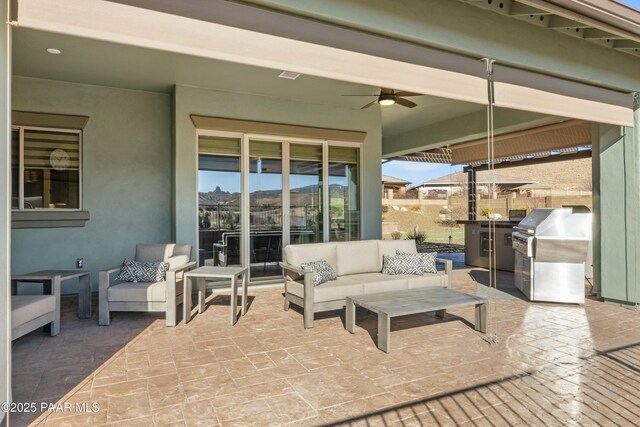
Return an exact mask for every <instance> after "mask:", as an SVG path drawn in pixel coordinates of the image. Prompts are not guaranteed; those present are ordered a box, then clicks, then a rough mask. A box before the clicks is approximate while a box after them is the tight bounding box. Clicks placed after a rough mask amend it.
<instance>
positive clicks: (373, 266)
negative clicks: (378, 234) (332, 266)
mask: <svg viewBox="0 0 640 427" xmlns="http://www.w3.org/2000/svg"><path fill="white" fill-rule="evenodd" d="M336 249H337V254H338V270H336V272H337V273H338V276H347V275H349V274H359V273H379V272H380V271H381V270H382V266H381V264H380V261H379V256H378V242H377V241H376V240H362V241H356V242H339V243H336Z"/></svg>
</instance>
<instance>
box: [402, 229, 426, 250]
mask: <svg viewBox="0 0 640 427" xmlns="http://www.w3.org/2000/svg"><path fill="white" fill-rule="evenodd" d="M407 239H409V240H415V241H416V245H421V244H423V243H424V242H425V240H427V233H422V232H420V231H418V227H417V226H416V227H415V228H414V229H413V231H412V232H410V233H407Z"/></svg>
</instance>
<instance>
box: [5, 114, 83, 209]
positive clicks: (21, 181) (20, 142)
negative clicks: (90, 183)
mask: <svg viewBox="0 0 640 427" xmlns="http://www.w3.org/2000/svg"><path fill="white" fill-rule="evenodd" d="M16 130H17V131H18V133H19V136H18V150H19V151H20V152H19V155H18V158H19V160H18V163H19V164H18V194H19V196H18V197H19V198H18V207H17V208H13V207H12V208H11V211H12V212H79V211H82V205H83V200H82V193H83V191H82V164H83V161H82V157H83V155H82V145H83V144H82V130H80V129H66V128H50V127H40V126H21V125H14V126H11V133H13V131H16ZM25 130H37V131H46V132H58V133H74V134H77V135H78V145H79V146H78V193H79V194H78V207H77V208H33V209H26V208H25V207H24V131H25ZM11 197H13V194H12V195H11Z"/></svg>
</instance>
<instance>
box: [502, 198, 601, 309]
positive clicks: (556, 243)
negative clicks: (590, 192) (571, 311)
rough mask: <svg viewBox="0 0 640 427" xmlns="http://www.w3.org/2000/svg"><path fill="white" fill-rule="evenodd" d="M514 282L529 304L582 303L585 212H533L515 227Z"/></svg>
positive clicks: (587, 236)
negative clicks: (547, 302)
mask: <svg viewBox="0 0 640 427" xmlns="http://www.w3.org/2000/svg"><path fill="white" fill-rule="evenodd" d="M515 228H516V231H514V232H513V244H512V245H513V249H514V250H515V266H514V271H515V282H516V286H517V287H518V289H520V290H521V291H522V292H523V293H524V294H525V295H526V296H527V298H529V299H530V300H531V301H549V302H567V303H579V304H582V303H584V279H585V261H586V260H587V258H588V252H589V247H590V246H589V243H590V241H591V213H589V212H588V209H586V208H584V209H580V208H570V207H569V208H558V209H534V210H533V211H532V212H531V213H530V214H529V215H527V216H526V217H525V218H524V219H523V220H522V221H520V223H519V224H518V225H517V226H516V227H515Z"/></svg>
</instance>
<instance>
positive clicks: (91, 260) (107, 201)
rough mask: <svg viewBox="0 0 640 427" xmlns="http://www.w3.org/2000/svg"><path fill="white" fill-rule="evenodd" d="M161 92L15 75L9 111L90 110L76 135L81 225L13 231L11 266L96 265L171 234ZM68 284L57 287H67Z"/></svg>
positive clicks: (167, 116) (167, 136)
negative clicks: (85, 215)
mask: <svg viewBox="0 0 640 427" xmlns="http://www.w3.org/2000/svg"><path fill="white" fill-rule="evenodd" d="M170 101H171V100H170V96H169V95H167V94H159V93H151V92H142V91H134V90H124V89H114V88H107V87H100V86H90V85H82V84H74V83H64V82H56V81H50V80H39V79H32V78H22V77H15V78H14V80H13V109H14V110H22V111H34V112H44V113H60V114H77V115H86V116H89V117H90V119H89V122H88V123H87V126H86V127H85V129H84V133H83V147H82V149H83V179H82V186H83V189H82V190H83V191H82V193H83V209H84V210H88V211H89V212H90V216H91V219H90V220H89V221H88V222H87V223H86V225H85V227H77V228H38V229H15V230H12V236H11V237H12V242H11V272H12V273H14V274H20V273H27V272H31V271H37V270H42V269H51V268H55V269H74V268H75V262H76V258H80V257H82V258H84V264H85V269H88V270H91V272H92V280H93V283H94V289H95V288H96V286H97V280H98V271H99V270H101V269H106V268H109V267H113V266H115V265H118V264H120V263H121V262H122V260H123V258H125V257H133V255H134V250H135V245H136V243H155V242H168V241H170V240H171V102H170ZM74 291H75V285H74V284H70V285H67V286H65V287H64V288H63V292H74Z"/></svg>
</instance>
